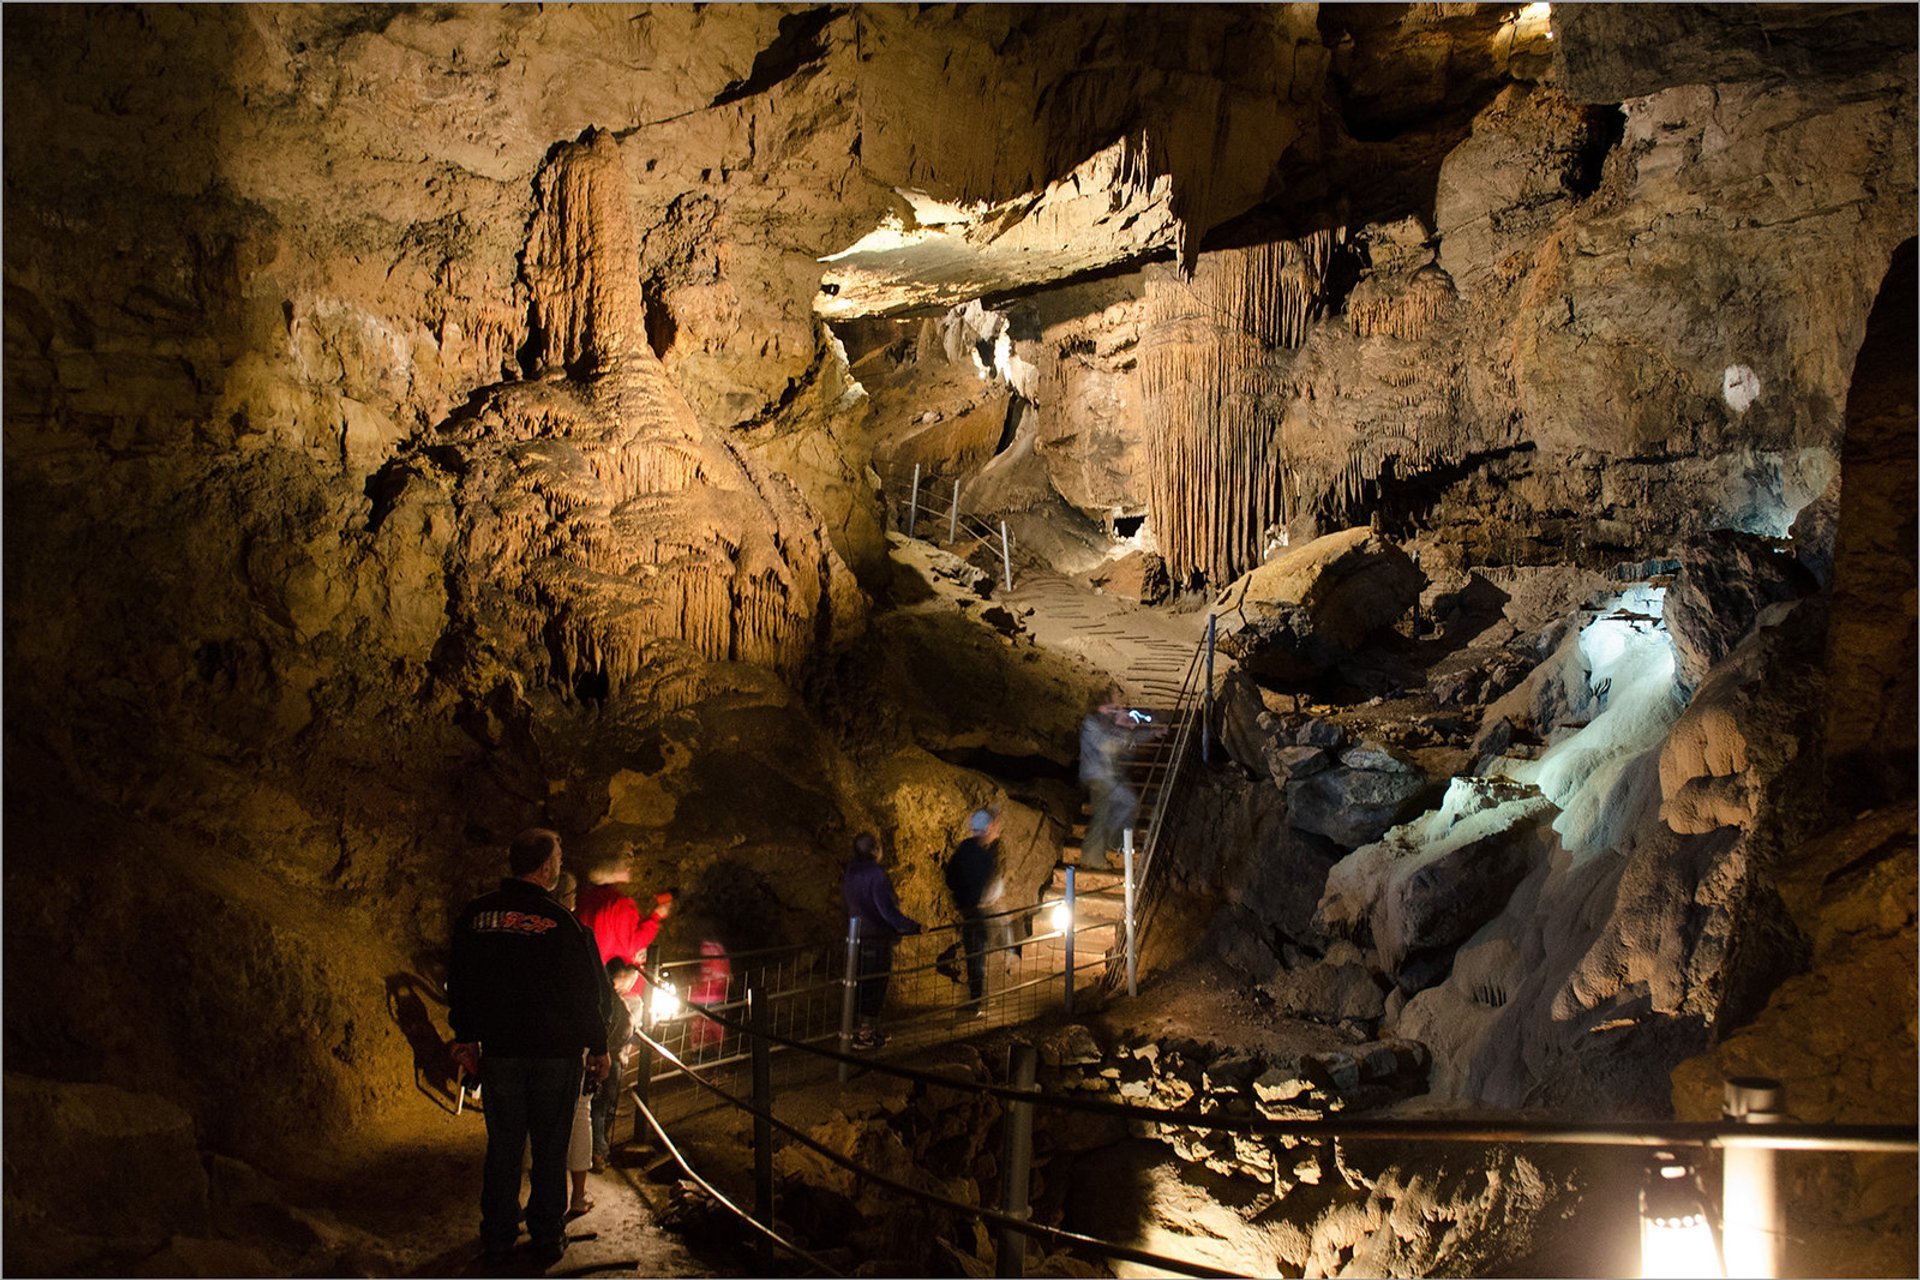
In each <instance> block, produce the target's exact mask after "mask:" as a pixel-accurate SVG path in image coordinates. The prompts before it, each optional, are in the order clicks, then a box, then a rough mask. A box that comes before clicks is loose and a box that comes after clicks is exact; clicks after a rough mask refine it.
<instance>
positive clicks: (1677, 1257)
mask: <svg viewBox="0 0 1920 1280" xmlns="http://www.w3.org/2000/svg"><path fill="white" fill-rule="evenodd" d="M1640 1274H1641V1275H1642V1276H1646V1277H1655V1276H1665V1277H1671V1278H1672V1280H1679V1277H1683V1276H1684V1277H1693V1276H1713V1277H1720V1276H1724V1275H1726V1271H1725V1270H1724V1269H1723V1268H1722V1266H1721V1265H1720V1243H1719V1241H1718V1240H1717V1239H1716V1238H1715V1237H1714V1230H1713V1216H1712V1214H1711V1212H1710V1211H1709V1209H1708V1207H1707V1200H1706V1197H1705V1196H1704V1195H1702V1194H1701V1191H1700V1182H1699V1178H1698V1177H1697V1176H1696V1175H1695V1173H1694V1169H1693V1165H1692V1164H1691V1163H1689V1162H1688V1161H1687V1160H1684V1159H1682V1158H1681V1157H1680V1156H1679V1155H1678V1154H1677V1153H1675V1152H1672V1151H1659V1152H1655V1153H1654V1157H1653V1160H1652V1162H1651V1163H1650V1164H1649V1165H1648V1166H1647V1174H1646V1180H1645V1181H1644V1182H1643V1183H1642V1184H1641V1187H1640Z"/></svg>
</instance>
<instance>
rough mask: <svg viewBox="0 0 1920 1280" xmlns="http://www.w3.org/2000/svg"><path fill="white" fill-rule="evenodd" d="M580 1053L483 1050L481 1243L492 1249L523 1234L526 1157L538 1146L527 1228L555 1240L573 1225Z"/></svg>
mask: <svg viewBox="0 0 1920 1280" xmlns="http://www.w3.org/2000/svg"><path fill="white" fill-rule="evenodd" d="M580 1074H581V1067H580V1058H579V1056H578V1055H575V1056H573V1057H570V1058H496V1057H494V1056H493V1055H492V1054H489V1053H486V1052H485V1051H484V1050H482V1052H481V1055H480V1094H481V1099H482V1102H481V1105H482V1106H483V1107H484V1108H485V1109H486V1116H487V1163H486V1169H485V1172H484V1174H483V1175H482V1178H481V1182H480V1243H481V1245H482V1247H484V1248H485V1249H487V1250H488V1251H490V1252H501V1251H504V1250H507V1249H511V1248H512V1247H513V1242H514V1240H515V1239H516V1238H517V1237H518V1236H519V1234H520V1161H521V1158H522V1157H523V1156H525V1155H526V1152H527V1147H528V1145H529V1144H531V1145H532V1147H533V1171H532V1173H531V1174H530V1175H529V1178H528V1183H529V1190H528V1194H527V1235H528V1236H529V1237H531V1238H532V1240H533V1243H534V1244H536V1245H546V1244H553V1243H556V1242H557V1241H559V1240H560V1239H562V1238H563V1237H564V1235H565V1232H566V1227H565V1223H566V1215H567V1194H568V1188H567V1140H568V1139H569V1138H570V1137H572V1136H573V1107H574V1100H575V1099H576V1098H578V1097H579V1096H580Z"/></svg>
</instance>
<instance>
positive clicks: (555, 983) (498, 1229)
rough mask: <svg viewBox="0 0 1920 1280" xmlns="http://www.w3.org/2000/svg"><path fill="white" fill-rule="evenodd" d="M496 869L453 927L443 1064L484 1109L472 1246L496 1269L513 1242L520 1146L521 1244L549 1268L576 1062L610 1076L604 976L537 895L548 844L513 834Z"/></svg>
mask: <svg viewBox="0 0 1920 1280" xmlns="http://www.w3.org/2000/svg"><path fill="white" fill-rule="evenodd" d="M507 866H508V869H509V870H510V871H511V872H512V873H513V874H512V876H511V878H509V879H506V880H502V881H501V882H500V887H499V888H498V889H496V890H494V891H493V892H492V893H489V894H485V895H483V896H481V897H478V898H475V899H474V900H473V901H472V902H470V903H468V904H467V907H466V910H464V911H462V912H461V913H460V918H459V920H458V921H457V922H456V923H455V924H454V926H453V961H452V965H451V968H450V970H449V973H448V977H447V994H448V996H449V998H450V1002H451V1007H450V1008H449V1010H448V1022H449V1023H450V1024H451V1025H452V1027H453V1036H454V1046H453V1056H454V1060H455V1061H456V1062H458V1063H460V1065H461V1066H462V1067H463V1068H465V1069H466V1070H468V1071H471V1072H477V1074H478V1075H479V1077H480V1090H481V1098H482V1105H483V1106H484V1107H485V1109H486V1116H487V1163H486V1171H485V1173H484V1175H483V1176H482V1179H481V1189H480V1243H481V1246H482V1247H483V1248H484V1249H485V1250H486V1252H487V1255H488V1257H490V1258H495V1259H498V1258H500V1257H503V1256H504V1255H505V1254H506V1253H507V1251H508V1250H510V1249H511V1248H513V1242H514V1240H515V1238H517V1237H518V1236H519V1234H520V1160H521V1157H522V1154H523V1153H524V1152H525V1151H526V1149H527V1146H528V1144H529V1142H531V1144H532V1147H533V1169H532V1172H531V1175H530V1176H529V1184H530V1186H529V1192H528V1195H527V1234H528V1236H529V1237H530V1238H531V1240H532V1242H533V1248H534V1250H535V1253H536V1254H537V1255H538V1261H539V1262H540V1263H541V1264H542V1265H544V1266H551V1265H552V1264H553V1263H555V1262H558V1261H559V1260H560V1257H561V1255H563V1254H564V1253H565V1252H566V1248H567V1243H566V1229H565V1222H566V1212H567V1139H568V1137H569V1136H570V1134H571V1131H572V1127H573V1108H574V1100H575V1099H576V1098H578V1097H579V1096H580V1088H581V1084H582V1079H581V1063H582V1055H583V1054H584V1055H585V1069H586V1074H587V1076H588V1077H590V1078H592V1079H594V1080H602V1079H605V1078H606V1075H607V1071H608V1069H609V1065H610V1064H609V1059H608V1056H607V1029H606V1023H605V1022H604V1021H602V1019H601V1010H600V992H599V987H600V984H601V982H602V981H603V980H604V975H603V974H597V973H595V970H596V969H598V968H599V959H600V955H599V952H598V950H597V949H596V948H595V947H594V945H593V938H592V935H590V934H588V933H587V932H586V930H585V929H584V928H583V927H582V926H581V924H580V922H579V921H578V920H576V919H574V917H573V913H572V912H570V911H568V910H567V909H566V908H564V907H562V906H561V905H560V904H559V903H558V902H556V901H555V900H554V898H553V896H552V894H551V893H550V892H548V891H549V890H550V889H552V888H553V886H554V884H555V882H557V881H558V880H559V878H560V837H559V835H558V834H557V833H555V832H552V831H548V830H546V829H545V828H541V827H534V828H531V829H529V830H526V831H523V832H521V833H520V834H519V835H517V836H515V837H514V840H513V845H512V848H511V849H510V850H509V852H508V857H507Z"/></svg>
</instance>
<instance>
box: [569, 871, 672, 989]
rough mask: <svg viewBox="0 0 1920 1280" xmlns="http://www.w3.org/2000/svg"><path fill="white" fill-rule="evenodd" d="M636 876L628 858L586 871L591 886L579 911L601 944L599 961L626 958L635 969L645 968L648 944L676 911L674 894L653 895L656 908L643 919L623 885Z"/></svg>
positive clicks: (603, 962) (583, 893) (583, 920)
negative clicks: (662, 923)
mask: <svg viewBox="0 0 1920 1280" xmlns="http://www.w3.org/2000/svg"><path fill="white" fill-rule="evenodd" d="M632 878H633V871H632V870H631V869H630V868H629V867H628V866H627V864H626V860H625V859H624V858H622V859H616V860H610V861H608V862H605V863H602V864H601V865H600V866H598V867H595V868H594V869H593V870H592V871H590V872H588V873H587V880H588V885H587V887H586V888H585V889H583V890H581V891H580V906H579V909H578V911H577V912H576V914H577V915H578V916H579V917H580V923H581V924H584V925H586V926H587V928H589V929H591V930H592V931H593V940H594V941H595V942H596V943H598V944H599V947H600V963H601V964H605V963H606V962H607V961H609V960H614V959H620V960H625V961H626V962H627V963H628V964H630V965H632V966H633V967H634V968H636V969H644V968H645V967H646V956H647V947H648V946H649V945H651V944H652V942H653V940H654V938H655V937H657V936H659V933H660V925H661V922H663V921H664V920H665V919H666V918H667V916H668V915H669V914H670V913H671V912H672V910H673V895H672V894H671V893H662V894H658V895H656V896H655V897H654V900H653V911H652V912H651V913H650V914H649V915H647V916H646V917H644V918H642V917H641V915H640V906H639V904H638V903H636V902H635V901H634V900H633V899H632V898H630V897H628V896H627V893H626V891H625V890H624V889H623V888H622V887H621V886H622V885H625V884H626V883H628V882H629V881H630V880H632Z"/></svg>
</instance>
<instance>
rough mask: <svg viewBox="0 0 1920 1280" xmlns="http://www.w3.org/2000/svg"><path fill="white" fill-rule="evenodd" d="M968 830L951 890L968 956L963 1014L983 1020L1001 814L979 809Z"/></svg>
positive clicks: (953, 863) (951, 872)
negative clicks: (988, 919) (989, 898)
mask: <svg viewBox="0 0 1920 1280" xmlns="http://www.w3.org/2000/svg"><path fill="white" fill-rule="evenodd" d="M967 828H968V831H969V832H970V833H971V834H969V835H968V837H967V838H966V839H965V840H962V841H961V842H960V847H959V848H958V849H955V850H954V851H953V857H952V858H951V859H949V860H948V862H947V891H948V892H950V893H951V894H953V905H954V907H955V908H956V909H957V910H958V911H959V912H960V946H961V948H962V949H963V950H964V951H965V952H966V953H967V1003H966V1004H965V1006H963V1008H962V1012H964V1013H965V1014H967V1015H968V1016H969V1017H974V1018H980V1017H984V1016H986V1012H987V1009H986V1005H985V1003H984V1001H985V999H986V995H987V922H986V919H985V914H986V906H985V904H986V899H987V895H988V893H989V892H990V890H991V888H992V885H993V881H994V877H995V876H996V875H998V874H999V871H1000V815H999V814H997V813H995V812H994V811H993V810H991V809H976V810H974V813H973V816H972V817H971V818H969V819H968V820H967Z"/></svg>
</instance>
